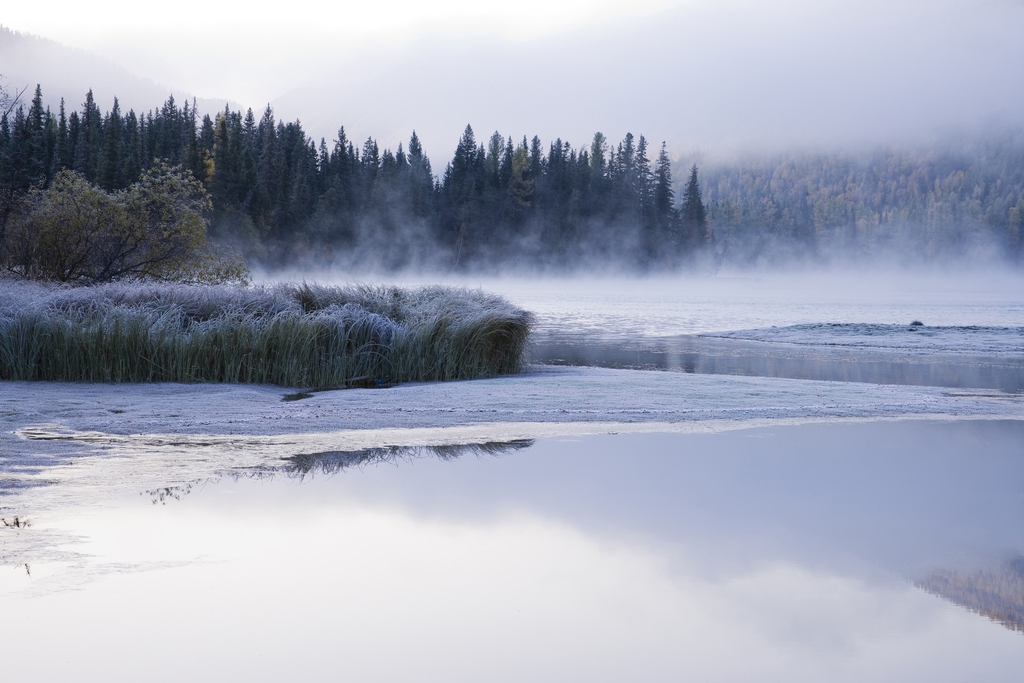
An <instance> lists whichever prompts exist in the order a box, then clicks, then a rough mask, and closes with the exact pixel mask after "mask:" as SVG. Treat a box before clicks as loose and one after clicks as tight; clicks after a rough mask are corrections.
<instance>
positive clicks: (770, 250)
mask: <svg viewBox="0 0 1024 683" xmlns="http://www.w3.org/2000/svg"><path fill="white" fill-rule="evenodd" d="M702 175H703V181H704V182H703V190H704V199H705V201H706V202H708V204H709V206H708V210H709V214H710V216H711V221H712V224H713V229H714V234H715V237H716V239H717V240H718V242H719V246H720V248H722V249H724V250H725V252H726V255H727V258H730V259H731V260H733V261H737V262H741V263H742V262H772V261H781V262H784V261H786V260H788V259H791V258H793V257H794V255H797V254H804V255H806V256H808V257H812V258H815V259H821V260H827V261H834V260H837V259H839V260H858V259H861V260H863V259H870V258H893V259H896V260H907V261H916V262H927V261H931V260H936V259H946V258H957V257H964V256H966V255H968V254H972V255H976V256H984V255H989V256H991V255H996V254H998V255H999V256H1001V257H1003V258H1006V259H1009V260H1011V261H1019V260H1020V258H1021V251H1022V246H1024V244H1022V242H1024V239H1022V238H1024V138H1022V137H1021V136H1020V135H1017V136H1012V135H1003V136H996V137H992V138H989V139H987V140H984V141H981V142H974V143H964V144H961V145H959V146H957V147H952V148H946V149H942V150H939V151H901V150H891V149H886V150H878V151H876V152H874V153H872V154H859V155H854V154H845V155H843V154H831V155H799V156H798V155H787V156H780V157H774V158H768V159H761V160H756V161H746V162H742V163H734V164H730V165H723V166H715V167H712V166H710V165H708V166H705V169H704V171H703V173H702Z"/></svg>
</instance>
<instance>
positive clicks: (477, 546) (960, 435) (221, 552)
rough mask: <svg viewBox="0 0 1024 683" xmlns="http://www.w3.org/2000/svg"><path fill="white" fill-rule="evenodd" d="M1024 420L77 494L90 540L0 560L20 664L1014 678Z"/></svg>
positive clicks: (555, 450)
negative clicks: (59, 557) (58, 554)
mask: <svg viewBox="0 0 1024 683" xmlns="http://www.w3.org/2000/svg"><path fill="white" fill-rule="evenodd" d="M1022 443H1024V423H1021V422H1013V421H1001V422H997V421H977V422H947V423H937V422H894V423H865V424H847V425H844V424H831V425H804V426H799V427H778V428H763V429H752V430H741V431H735V432H726V433H720V434H707V435H679V434H675V435H668V434H647V435H635V434H634V435H627V434H616V435H613V434H609V435H603V436H593V437H585V438H580V439H572V440H562V439H543V440H538V441H536V442H519V443H514V444H509V445H506V446H496V445H491V446H488V447H486V448H476V449H446V450H442V451H440V452H439V453H433V452H427V451H397V450H392V451H372V452H360V453H338V452H335V453H326V454H304V455H303V456H302V457H299V458H294V459H292V460H290V461H288V462H286V463H284V464H282V465H281V466H280V467H279V468H277V469H276V470H274V471H273V472H268V471H263V472H235V473H233V475H231V476H224V477H222V478H220V479H219V480H216V481H212V480H211V481H205V482H196V483H195V484H193V485H192V486H191V487H186V488H178V489H173V490H154V491H122V492H121V494H117V495H111V494H106V495H103V496H97V497H94V498H88V497H86V498H84V499H80V500H77V501H74V502H73V503H66V504H64V505H62V506H60V507H59V508H57V509H51V510H48V511H43V512H41V513H40V515H41V516H40V517H39V520H40V521H39V523H40V524H41V526H43V527H49V528H52V529H54V530H60V531H62V532H63V533H65V534H67V533H71V534H77V535H78V536H79V537H80V540H79V541H78V542H76V543H71V544H68V545H67V546H66V548H65V549H66V550H68V551H74V552H75V553H77V554H76V555H73V556H72V555H69V559H68V560H67V561H65V562H51V563H43V564H37V565H30V566H29V567H25V566H0V609H2V612H3V614H4V623H5V625H6V626H7V629H6V634H5V648H4V649H5V656H4V659H5V664H4V669H5V671H6V672H8V673H9V674H10V675H11V676H12V678H11V680H70V679H75V680H104V681H121V680H138V679H139V678H145V679H152V680H172V679H180V678H188V679H189V680H215V679H217V680H223V679H225V678H227V679H232V680H282V679H289V680H294V679H297V678H298V679H316V680H320V679H354V680H370V681H374V680H379V681H405V680H422V681H442V680H443V681H479V680H508V681H521V680H541V681H564V680H587V681H621V680H650V681H662V680H664V681H678V680H686V679H690V680H692V679H696V680H711V681H715V680H721V681H728V680H752V681H761V680H764V681H774V680H787V681H805V680H807V681H818V680H830V681H832V680H839V681H844V680H850V681H864V680H872V681H887V680H892V681H961V680H971V681H989V680H991V681H1005V680H1012V679H1014V678H1015V677H1016V676H1017V675H1018V674H1019V672H1020V671H1021V670H1022V667H1024V634H1022V633H1021V632H1020V631H1019V630H1015V629H1019V628H1020V627H1021V626H1022V625H1024V619H1022V615H1024V566H1022V564H1024V563H1021V562H1020V560H1019V559H1018V558H1020V557H1021V555H1022V554H1024V525H1021V523H1020V521H1021V519H1024V449H1022V447H1021V444H1022ZM0 531H3V532H4V533H17V532H16V531H13V532H12V531H11V530H9V529H2V530H0ZM915 583H916V585H915ZM992 586H996V587H997V589H996V590H994V591H993V590H992V589H991V588H992ZM972 610H973V611H972Z"/></svg>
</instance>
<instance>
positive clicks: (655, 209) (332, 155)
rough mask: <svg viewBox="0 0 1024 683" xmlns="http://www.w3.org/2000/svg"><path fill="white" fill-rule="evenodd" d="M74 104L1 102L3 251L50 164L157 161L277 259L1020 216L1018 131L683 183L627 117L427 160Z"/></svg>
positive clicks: (252, 128) (774, 259) (520, 255)
mask: <svg viewBox="0 0 1024 683" xmlns="http://www.w3.org/2000/svg"><path fill="white" fill-rule="evenodd" d="M69 109H71V108H70V107H66V106H65V104H64V103H63V102H62V103H61V105H60V107H59V108H58V110H57V111H51V110H50V109H49V108H48V107H44V106H43V100H42V91H41V89H40V88H38V87H37V88H36V90H35V93H34V96H33V97H32V98H31V99H30V100H28V101H25V102H21V103H18V106H14V107H9V111H8V112H7V113H6V114H4V116H3V118H2V119H0V193H2V194H0V249H2V248H3V244H2V240H3V234H4V228H5V226H6V225H7V222H8V220H9V219H10V217H11V216H12V215H14V214H16V213H17V210H18V206H19V202H20V201H21V198H23V197H25V196H26V194H27V193H28V192H29V190H30V188H32V187H45V186H47V185H48V183H50V182H51V181H52V180H53V179H54V178H55V177H56V176H57V174H58V173H59V172H60V171H61V170H63V169H70V170H72V171H74V172H76V173H78V174H80V175H81V176H83V177H84V178H85V179H86V180H87V181H89V182H90V183H93V184H95V185H97V186H99V187H100V188H102V189H103V190H105V191H108V192H115V191H118V190H122V189H124V188H127V187H128V186H129V185H131V184H132V183H133V182H135V181H136V180H138V179H139V178H140V176H141V175H142V173H143V171H145V170H146V169H148V168H149V167H150V166H151V165H152V164H153V163H154V161H156V160H162V161H166V163H167V164H169V165H171V166H178V165H180V166H181V167H183V168H184V169H186V170H188V171H189V172H191V174H192V175H193V176H195V178H196V179H198V180H199V181H200V182H201V183H202V184H203V186H204V187H205V188H206V191H207V192H208V193H209V196H210V198H211V200H212V204H211V206H212V208H211V210H210V213H209V216H208V218H209V219H210V222H211V223H210V224H211V235H212V237H214V238H215V239H216V240H218V241H221V242H224V243H228V244H231V245H233V246H235V247H236V248H238V249H240V250H241V251H242V253H243V254H244V255H245V256H246V258H247V259H248V260H249V262H250V263H254V264H256V263H261V264H266V265H271V266H275V265H300V264H310V263H319V264H321V265H326V264H339V265H346V266H354V267H358V268H363V269H371V268H382V269H398V268H403V267H423V268H437V267H443V268H460V269H489V268H493V267H500V268H508V267H525V268H586V267H590V266H593V265H597V264H602V265H613V266H615V267H620V268H625V269H628V270H634V271H640V272H643V271H650V270H662V269H673V268H692V267H702V268H703V267H708V266H709V265H713V264H714V263H716V262H721V261H722V260H727V261H729V262H731V263H735V264H737V265H743V264H759V265H760V264H785V263H789V262H792V261H794V260H797V259H810V260H812V261H826V262H827V261H834V260H836V259H839V258H842V259H855V260H856V259H865V258H877V257H889V256H893V257H896V258H900V259H904V258H911V259H915V260H924V261H928V260H935V259H942V258H947V257H956V256H962V255H963V254H964V253H966V252H968V251H972V250H973V251H985V250H988V251H989V252H992V253H996V254H998V255H999V256H1000V257H1003V258H1008V259H1010V260H1019V258H1020V253H1021V234H1022V232H1024V178H1022V174H1024V144H1022V142H1021V140H1020V139H1019V138H1009V139H1006V140H1000V141H996V142H992V143H990V144H988V145H981V146H973V147H967V146H965V147H963V148H962V149H961V150H959V151H957V152H944V153H941V154H940V153H930V154H926V153H906V152H897V151H887V152H880V153H878V154H876V155H874V156H871V157H856V156H852V155H833V156H818V157H815V156H789V157H781V158H776V159H770V160H760V161H755V162H738V163H733V164H730V165H718V166H715V165H713V164H707V165H705V168H704V169H703V170H701V175H700V177H698V169H697V168H696V167H695V166H694V167H693V168H691V169H690V170H689V172H688V173H687V174H686V176H685V178H682V179H681V180H683V182H682V184H680V185H678V186H677V185H676V184H675V182H674V181H673V178H672V169H671V162H670V159H669V156H668V154H667V151H666V149H665V146H664V145H663V144H662V145H661V146H660V148H657V149H654V148H652V147H651V145H650V143H649V142H648V141H647V140H646V139H645V138H644V137H643V136H639V137H634V136H633V135H632V134H627V135H626V136H625V138H624V139H623V140H621V141H619V142H615V143H612V142H610V141H608V140H607V139H606V138H605V137H604V135H602V134H601V133H597V134H595V136H594V138H593V140H592V141H591V142H590V144H588V145H585V146H582V147H573V146H571V145H570V144H569V143H568V142H565V141H562V140H555V141H554V142H550V143H547V144H544V143H542V141H541V140H540V139H539V138H538V137H533V138H532V139H527V138H526V137H525V136H524V137H522V138H521V139H519V140H518V141H517V140H515V139H513V138H512V137H508V136H504V135H501V134H499V133H497V132H495V133H494V134H493V135H491V136H489V137H487V138H483V139H480V140H478V139H477V138H476V136H475V134H474V132H473V130H472V129H471V128H470V127H469V126H467V127H466V130H465V132H464V134H463V136H462V138H461V140H459V141H458V144H457V145H456V147H455V153H454V156H453V158H452V159H451V160H450V161H448V162H447V163H446V166H445V168H444V169H443V171H441V172H440V173H439V174H438V175H435V173H434V169H433V168H432V166H431V162H430V160H429V159H427V157H426V156H425V155H424V153H423V149H422V145H421V143H420V140H419V139H418V137H417V136H416V133H415V132H413V133H412V135H411V137H410V139H409V142H408V144H407V145H401V144H400V145H399V146H398V148H397V149H395V150H390V149H380V147H379V146H378V144H377V143H376V142H375V141H374V140H373V139H372V138H368V139H367V140H365V141H362V142H357V141H352V140H349V139H348V137H347V135H346V133H345V129H344V128H339V130H338V133H337V137H336V139H334V140H333V141H332V142H331V143H328V142H327V141H326V140H323V139H321V140H320V141H319V143H317V142H316V141H314V140H312V139H311V138H310V137H309V136H308V135H307V134H306V132H305V131H304V130H303V128H302V124H301V123H300V122H299V121H293V122H284V121H277V120H275V118H274V113H273V111H272V110H271V109H270V108H269V107H268V108H267V109H266V110H265V111H264V112H263V113H262V114H261V115H260V116H259V117H257V116H256V115H255V114H254V113H253V112H252V110H249V111H246V112H244V113H242V112H240V111H231V110H230V109H228V108H225V110H224V111H222V112H219V113H217V114H216V115H215V116H210V115H202V116H201V115H200V114H199V113H198V112H197V111H196V108H195V106H194V104H189V103H188V102H186V103H184V104H182V105H181V106H179V105H178V104H177V103H176V102H175V101H174V99H173V97H172V98H170V99H168V100H167V102H165V103H164V104H163V106H161V107H160V108H159V109H155V110H152V111H149V112H146V113H142V114H137V113H136V112H134V111H128V112H127V113H126V112H122V111H121V110H120V107H119V105H118V102H117V100H116V99H115V100H114V102H113V105H112V107H111V108H110V110H108V111H106V112H103V111H101V109H100V107H99V105H98V104H97V103H96V102H95V101H94V99H93V97H92V93H91V92H89V93H88V94H87V95H86V97H85V102H84V103H83V104H82V106H81V109H80V110H77V109H75V110H70V111H69ZM702 190H703V200H702V197H701V195H702ZM677 196H678V199H679V201H677Z"/></svg>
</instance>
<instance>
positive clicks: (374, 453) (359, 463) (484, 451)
mask: <svg viewBox="0 0 1024 683" xmlns="http://www.w3.org/2000/svg"><path fill="white" fill-rule="evenodd" d="M533 442H534V440H533V439H517V440H514V441H487V442H485V443H467V444H452V445H443V446H417V447H410V446H386V447H384V448H364V449H362V450H357V451H326V452H323V453H303V454H299V455H293V456H291V457H288V458H285V462H286V463H287V464H285V465H284V466H283V467H281V468H279V469H280V471H283V472H286V473H289V474H298V475H301V476H306V475H311V474H327V475H332V474H337V473H339V472H342V471H344V470H347V469H349V468H352V467H356V468H358V467H364V466H367V465H380V464H383V463H391V464H394V463H398V462H402V461H409V460H413V459H416V458H425V457H434V458H437V459H438V460H442V461H444V460H455V459H456V458H461V457H463V456H465V455H476V456H482V455H489V456H500V455H504V454H507V453H514V452H516V451H520V450H522V449H524V448H529V447H530V446H532V445H533Z"/></svg>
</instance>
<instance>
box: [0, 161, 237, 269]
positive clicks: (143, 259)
mask: <svg viewBox="0 0 1024 683" xmlns="http://www.w3.org/2000/svg"><path fill="white" fill-rule="evenodd" d="M209 209H210V199H209V196H208V195H207V194H206V190H205V189H204V188H203V186H202V184H201V183H200V182H199V181H197V180H196V179H195V178H193V177H192V175H191V173H189V172H188V171H183V170H182V169H181V168H180V167H173V168H171V167H169V166H167V165H166V164H163V163H161V164H156V165H154V166H153V167H152V168H151V169H150V170H149V171H147V172H146V173H144V174H143V175H142V178H140V179H139V181H138V182H136V183H134V184H133V185H131V186H130V187H128V188H127V189H125V190H122V191H118V192H109V193H108V192H104V191H103V190H101V189H100V188H98V187H96V186H94V185H92V184H91V183H89V182H88V181H87V180H86V179H85V178H84V177H82V176H81V175H79V174H77V173H74V172H73V171H61V172H60V173H59V174H57V176H56V177H54V179H53V181H52V182H51V183H50V186H49V187H48V188H46V189H45V190H42V189H35V190H33V191H32V192H30V193H29V194H28V196H27V197H26V198H25V199H24V201H23V202H22V203H21V205H20V206H19V207H18V208H17V209H16V210H15V212H14V215H12V216H11V218H10V222H9V223H8V229H7V234H6V235H5V239H4V241H3V244H2V245H0V262H2V264H3V266H4V267H5V268H6V269H7V270H8V271H9V272H11V273H14V274H17V275H21V276H22V277H27V278H32V279H40V280H54V281H58V282H69V283H95V282H110V281H113V280H162V281H174V282H205V283H215V284H216V283H225V282H241V283H245V282H248V279H249V272H248V269H247V268H246V267H245V264H244V263H242V261H241V260H240V259H239V258H237V257H232V256H230V255H226V254H222V253H219V252H218V251H217V250H216V249H214V248H213V247H212V245H210V244H209V242H207V239H206V227H207V221H206V219H205V218H204V217H203V212H204V211H208V210H209Z"/></svg>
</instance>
